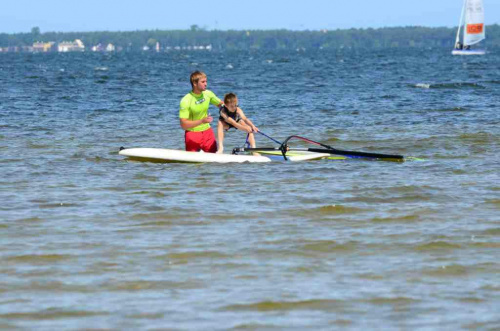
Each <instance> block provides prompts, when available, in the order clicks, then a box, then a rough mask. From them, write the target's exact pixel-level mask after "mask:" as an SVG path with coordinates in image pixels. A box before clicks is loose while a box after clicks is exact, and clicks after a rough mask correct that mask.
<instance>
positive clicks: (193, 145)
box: [184, 128, 217, 153]
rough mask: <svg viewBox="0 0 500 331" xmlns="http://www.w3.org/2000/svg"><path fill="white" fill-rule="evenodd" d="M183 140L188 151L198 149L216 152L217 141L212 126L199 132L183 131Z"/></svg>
mask: <svg viewBox="0 0 500 331" xmlns="http://www.w3.org/2000/svg"><path fill="white" fill-rule="evenodd" d="M184 141H185V142H186V151H188V152H199V151H200V149H201V150H203V151H204V152H207V153H215V152H217V143H216V142H215V135H214V132H213V131H212V128H210V129H208V130H205V131H200V132H193V131H185V133H184Z"/></svg>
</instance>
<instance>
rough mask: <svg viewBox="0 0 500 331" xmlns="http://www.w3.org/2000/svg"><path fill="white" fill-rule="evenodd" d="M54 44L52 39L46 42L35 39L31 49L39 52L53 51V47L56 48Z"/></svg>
mask: <svg viewBox="0 0 500 331" xmlns="http://www.w3.org/2000/svg"><path fill="white" fill-rule="evenodd" d="M55 44H56V43H55V42H53V41H49V42H48V43H44V42H39V41H37V42H35V43H33V49H32V51H33V52H41V53H47V52H52V51H55V49H56V47H55Z"/></svg>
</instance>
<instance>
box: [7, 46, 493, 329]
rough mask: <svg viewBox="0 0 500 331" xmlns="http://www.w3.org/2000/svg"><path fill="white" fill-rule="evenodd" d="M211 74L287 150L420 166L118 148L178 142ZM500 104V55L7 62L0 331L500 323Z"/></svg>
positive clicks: (90, 57)
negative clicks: (232, 158) (172, 158)
mask: <svg viewBox="0 0 500 331" xmlns="http://www.w3.org/2000/svg"><path fill="white" fill-rule="evenodd" d="M196 69H201V70H203V71H205V72H206V73H207V74H208V77H209V88H210V89H211V90H212V91H214V92H215V93H216V94H217V95H218V96H219V97H222V96H223V95H224V93H227V92H235V93H237V94H238V96H239V104H240V107H241V108H243V110H245V113H246V114H247V116H249V117H250V118H251V119H252V120H253V121H254V122H255V123H256V124H257V126H258V127H259V128H260V129H261V130H262V131H263V132H265V133H267V134H268V135H270V136H272V137H274V138H276V139H279V140H283V139H285V138H286V137H287V136H289V135H292V134H300V135H303V136H306V137H308V138H310V139H313V140H318V141H321V142H323V143H326V144H329V145H333V146H335V147H337V148H340V149H351V150H360V151H370V152H380V153H393V154H403V155H405V156H407V157H409V161H407V162H404V163H392V162H370V161H361V160H345V161H337V160H321V161H310V162H304V163H301V162H296V163H295V162H290V163H286V162H276V163H269V164H224V165H221V164H201V165H193V164H175V163H173V164H157V163H144V162H131V161H127V160H125V159H124V158H123V157H121V156H119V155H118V153H117V152H118V149H119V147H120V146H125V147H160V148H173V149H182V148H183V146H184V143H183V131H182V130H181V129H180V127H179V122H178V104H179V101H180V99H181V98H182V96H183V95H185V94H186V93H187V92H189V89H190V85H189V74H190V73H191V72H192V71H194V70H196ZM499 105H500V57H499V56H498V55H496V54H495V53H490V54H488V55H486V56H483V57H467V58H464V57H452V56H451V55H450V54H449V51H448V50H411V51H410V50H408V51H405V50H399V51H387V50H386V51H377V52H355V51H344V52H339V53H321V52H288V53H286V52H272V53H267V52H255V53H227V54H221V53H215V52H214V53H208V52H191V53H180V52H179V53H162V54H124V53H122V54H113V55H109V54H108V55H106V54H90V53H85V54H48V55H44V54H33V55H25V54H1V55H0V169H1V179H0V183H1V184H0V199H1V201H2V205H1V207H0V213H1V217H0V275H1V276H0V277H1V282H0V328H6V329H15V328H27V329H46V330H55V329H89V328H90V329H97V328H102V329H106V328H111V329H162V328H163V329H169V328H170V329H198V330H200V329H297V330H303V329H337V328H342V329H344V328H345V329H366V328H374V327H375V326H376V327H377V328H381V329H387V328H389V329H391V328H393V329H437V328H440V329H449V330H455V329H460V328H471V329H498V328H500V318H499V314H498V306H499V305H500V283H499V276H498V275H499V272H500V267H499V263H498V257H499V256H500V255H499V253H500V241H499V237H500V184H499V183H500V180H499V170H498V169H499V164H500V157H499V156H498V155H499V154H498V151H499V147H500V129H499V125H500V115H499V111H500V109H499V108H500V106H499ZM211 112H212V114H215V113H216V109H215V108H212V110H211ZM257 138H258V141H257V143H258V144H259V145H261V146H262V145H268V146H272V145H273V143H272V142H271V141H270V140H267V139H266V138H264V137H262V136H258V137H257ZM244 140H245V134H244V133H241V132H230V133H228V135H227V137H226V140H225V147H226V150H227V151H230V150H231V149H232V147H236V146H241V145H242V144H243V142H244Z"/></svg>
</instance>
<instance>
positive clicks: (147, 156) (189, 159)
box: [119, 148, 330, 163]
mask: <svg viewBox="0 0 500 331" xmlns="http://www.w3.org/2000/svg"><path fill="white" fill-rule="evenodd" d="M119 154H120V155H123V156H126V157H128V158H130V159H132V160H137V161H149V162H185V163H230V162H236V163H243V162H251V163H257V162H271V161H283V160H284V158H283V157H282V156H279V155H276V156H254V155H234V154H214V153H204V152H186V151H181V150H175V149H163V148H126V149H122V150H121V151H120V152H119ZM329 156H330V154H324V153H304V154H302V155H293V156H290V157H288V156H287V158H288V159H289V160H290V161H307V160H316V159H323V158H327V157H329Z"/></svg>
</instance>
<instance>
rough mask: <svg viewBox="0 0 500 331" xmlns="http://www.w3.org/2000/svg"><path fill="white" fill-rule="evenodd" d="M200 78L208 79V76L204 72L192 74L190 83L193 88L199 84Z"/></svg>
mask: <svg viewBox="0 0 500 331" xmlns="http://www.w3.org/2000/svg"><path fill="white" fill-rule="evenodd" d="M200 78H207V75H206V74H205V73H204V72H203V71H198V70H197V71H195V72H193V73H192V74H191V77H190V81H191V87H194V84H197V83H198V81H199V80H200Z"/></svg>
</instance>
